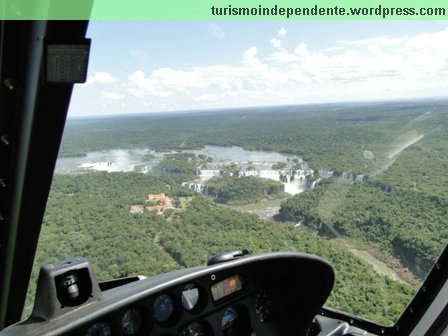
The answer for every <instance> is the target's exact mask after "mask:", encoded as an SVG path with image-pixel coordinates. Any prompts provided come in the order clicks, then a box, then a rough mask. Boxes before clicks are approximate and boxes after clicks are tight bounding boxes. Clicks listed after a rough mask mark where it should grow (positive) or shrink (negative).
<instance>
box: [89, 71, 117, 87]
mask: <svg viewBox="0 0 448 336" xmlns="http://www.w3.org/2000/svg"><path fill="white" fill-rule="evenodd" d="M117 81H118V80H117V79H116V78H115V77H114V76H112V75H111V74H110V73H108V72H97V73H95V74H94V75H93V76H90V77H89V78H88V79H87V82H86V84H87V85H92V84H113V83H115V82H117Z"/></svg>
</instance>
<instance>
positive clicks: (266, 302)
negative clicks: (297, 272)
mask: <svg viewBox="0 0 448 336" xmlns="http://www.w3.org/2000/svg"><path fill="white" fill-rule="evenodd" d="M255 315H256V316H257V318H258V320H259V321H260V322H263V323H264V322H269V321H270V320H271V319H272V317H273V315H274V300H273V299H272V295H271V293H270V292H269V291H268V290H266V289H264V290H262V291H260V292H259V293H258V294H257V296H256V297H255Z"/></svg>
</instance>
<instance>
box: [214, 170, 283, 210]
mask: <svg viewBox="0 0 448 336" xmlns="http://www.w3.org/2000/svg"><path fill="white" fill-rule="evenodd" d="M207 186H208V195H209V196H212V197H214V199H215V201H216V202H218V203H227V204H247V203H256V202H259V201H261V200H262V199H266V198H276V197H285V195H286V194H285V192H284V191H283V189H284V187H283V184H282V183H280V182H276V181H272V180H267V179H262V178H259V177H255V176H243V177H240V178H236V177H223V178H214V179H211V180H210V181H208V182H207Z"/></svg>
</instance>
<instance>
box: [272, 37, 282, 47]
mask: <svg viewBox="0 0 448 336" xmlns="http://www.w3.org/2000/svg"><path fill="white" fill-rule="evenodd" d="M269 42H270V43H271V44H272V46H273V47H274V48H280V47H281V46H282V41H281V40H279V39H276V38H272V39H271V40H270V41H269Z"/></svg>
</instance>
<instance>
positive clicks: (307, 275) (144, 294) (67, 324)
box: [0, 252, 334, 336]
mask: <svg viewBox="0 0 448 336" xmlns="http://www.w3.org/2000/svg"><path fill="white" fill-rule="evenodd" d="M237 270H244V271H245V272H247V273H248V274H250V275H251V281H252V283H254V285H255V286H256V285H257V283H269V284H271V286H272V287H275V288H272V289H273V291H274V292H275V293H276V297H277V300H278V307H279V318H278V320H279V321H278V326H279V327H278V328H276V331H275V332H266V333H264V332H260V333H257V336H258V334H260V335H261V336H262V335H288V336H290V335H297V336H300V335H307V332H308V329H309V326H310V324H311V322H312V320H313V318H314V316H315V315H316V314H319V313H320V310H321V307H322V306H323V304H324V303H325V301H326V299H327V298H328V296H329V295H330V293H331V290H332V288H333V284H334V271H333V268H332V266H331V265H330V264H329V263H328V262H327V261H325V260H324V259H322V258H320V257H317V256H313V255H309V254H303V253H295V252H291V253H287V252H276V253H267V254H260V255H255V256H245V257H242V258H239V259H236V260H232V261H228V262H223V263H219V264H215V265H211V266H200V267H194V268H188V269H182V270H178V271H174V272H170V273H166V274H161V275H157V276H155V277H151V278H146V279H143V280H140V281H136V282H132V283H129V284H126V285H124V286H121V287H117V288H114V289H110V290H108V291H105V292H103V293H102V294H103V295H102V298H100V299H99V300H97V301H95V302H89V303H88V304H85V305H83V306H80V307H78V309H76V310H73V311H70V312H68V313H66V314H63V315H61V316H58V317H55V318H54V319H49V320H47V321H42V319H36V317H33V316H31V317H30V318H29V319H28V320H25V321H23V322H20V323H17V324H15V325H13V326H10V327H8V328H7V329H4V330H3V331H2V332H0V336H11V335H74V334H79V332H80V331H81V330H82V329H83V328H85V326H87V325H89V324H91V323H93V322H95V321H98V320H100V319H102V318H104V317H107V316H108V314H109V315H112V314H114V313H116V312H117V311H120V310H122V309H124V308H126V307H128V306H132V305H133V304H135V303H136V302H139V301H142V300H147V299H148V298H151V297H154V295H157V294H158V293H161V292H163V291H169V290H170V289H172V288H175V287H179V286H183V285H184V284H185V283H189V282H194V281H197V280H198V279H210V278H213V276H214V275H215V274H216V275H217V276H218V275H223V276H224V275H226V274H232V273H233V272H235V271H237ZM211 313H213V312H207V311H204V312H203V314H204V316H206V315H207V314H211ZM176 327H177V326H176ZM156 334H157V333H154V332H150V333H149V335H156Z"/></svg>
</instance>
